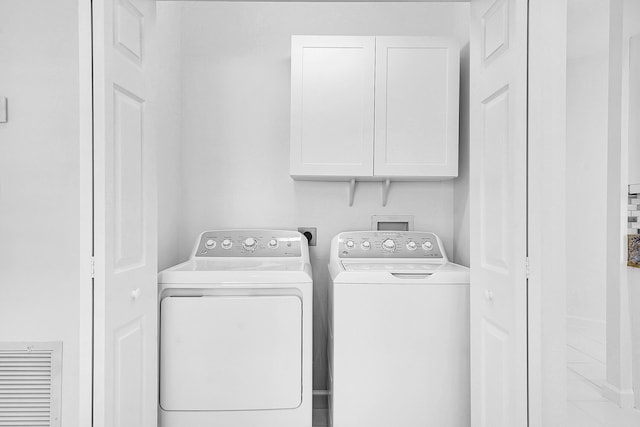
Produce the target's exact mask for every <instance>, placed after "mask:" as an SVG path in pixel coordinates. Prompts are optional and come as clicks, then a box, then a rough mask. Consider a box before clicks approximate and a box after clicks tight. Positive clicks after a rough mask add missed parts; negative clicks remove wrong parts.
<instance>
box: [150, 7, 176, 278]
mask: <svg viewBox="0 0 640 427" xmlns="http://www.w3.org/2000/svg"><path fill="white" fill-rule="evenodd" d="M181 19H182V5H181V4H180V3H169V2H159V3H158V7H157V13H156V36H157V37H156V39H155V42H156V43H155V44H154V50H153V52H152V56H151V57H150V59H151V64H152V67H153V68H155V72H154V73H153V76H154V82H153V83H154V90H153V96H154V102H155V108H156V112H157V114H155V115H154V118H156V119H157V121H156V125H155V126H156V135H157V140H156V147H157V162H158V163H157V171H158V269H159V270H162V269H165V268H167V267H170V266H172V265H174V264H177V263H178V261H179V260H180V252H179V245H180V239H179V229H180V222H181V219H182V218H181V216H180V212H181V194H182V186H181V184H182V176H181V161H180V159H181V157H182V154H181V145H180V138H181V136H180V129H181V119H182V81H181V72H182V57H181V40H182V34H181Z"/></svg>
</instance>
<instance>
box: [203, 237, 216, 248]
mask: <svg viewBox="0 0 640 427" xmlns="http://www.w3.org/2000/svg"><path fill="white" fill-rule="evenodd" d="M204 247H205V248H207V249H213V248H215V247H216V241H215V240H213V239H209V240H207V241H206V242H204Z"/></svg>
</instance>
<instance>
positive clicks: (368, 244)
mask: <svg viewBox="0 0 640 427" xmlns="http://www.w3.org/2000/svg"><path fill="white" fill-rule="evenodd" d="M360 247H361V248H362V249H363V250H365V251H368V250H369V249H371V242H369V241H367V240H365V241H364V242H362V243H361V244H360Z"/></svg>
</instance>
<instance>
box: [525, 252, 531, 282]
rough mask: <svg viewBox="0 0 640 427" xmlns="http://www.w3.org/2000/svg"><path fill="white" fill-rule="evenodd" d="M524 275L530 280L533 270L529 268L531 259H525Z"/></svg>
mask: <svg viewBox="0 0 640 427" xmlns="http://www.w3.org/2000/svg"><path fill="white" fill-rule="evenodd" d="M524 274H525V276H526V278H527V279H528V278H529V276H530V275H531V269H530V267H529V257H526V258H525V259H524Z"/></svg>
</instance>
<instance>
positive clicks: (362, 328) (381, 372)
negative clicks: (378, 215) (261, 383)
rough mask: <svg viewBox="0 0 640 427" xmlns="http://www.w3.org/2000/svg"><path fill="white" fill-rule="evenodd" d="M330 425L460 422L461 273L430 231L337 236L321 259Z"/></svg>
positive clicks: (413, 426)
mask: <svg viewBox="0 0 640 427" xmlns="http://www.w3.org/2000/svg"><path fill="white" fill-rule="evenodd" d="M329 272H330V274H331V285H330V290H329V298H330V303H329V310H330V314H329V318H330V321H329V345H328V353H329V354H328V358H329V379H328V381H329V384H330V389H331V390H330V391H331V394H330V399H329V403H330V417H331V423H332V424H331V425H333V426H334V427H389V426H402V427H425V426H437V427H468V426H469V425H470V402H469V394H470V384H469V270H468V269H467V268H466V267H462V266H460V265H456V264H453V263H450V262H448V259H447V256H446V254H445V252H444V249H443V246H442V242H441V241H440V239H439V238H438V237H437V236H436V235H435V234H433V233H426V232H388V231H364V232H346V233H341V234H338V235H337V236H336V237H335V238H334V239H333V240H332V243H331V259H330V263H329Z"/></svg>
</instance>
